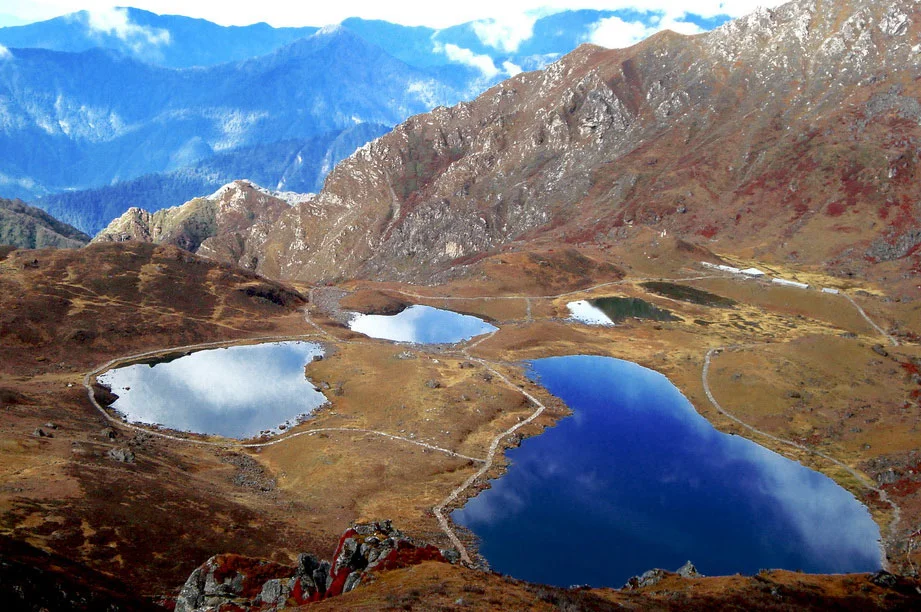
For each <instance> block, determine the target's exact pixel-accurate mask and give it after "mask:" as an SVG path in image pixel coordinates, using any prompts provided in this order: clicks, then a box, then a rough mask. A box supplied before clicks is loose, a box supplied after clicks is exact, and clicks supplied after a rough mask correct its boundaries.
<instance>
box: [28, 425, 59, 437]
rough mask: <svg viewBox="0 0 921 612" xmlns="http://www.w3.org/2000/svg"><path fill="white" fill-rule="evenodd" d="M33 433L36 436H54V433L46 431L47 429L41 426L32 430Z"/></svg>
mask: <svg viewBox="0 0 921 612" xmlns="http://www.w3.org/2000/svg"><path fill="white" fill-rule="evenodd" d="M32 435H33V436H35V437H36V438H53V437H54V436H53V435H52V434H50V433H48V432H46V431H45V430H44V429H42V428H41V427H39V428H37V429H36V430H35V431H33V432H32Z"/></svg>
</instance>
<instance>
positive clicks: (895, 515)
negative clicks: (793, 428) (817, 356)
mask: <svg viewBox="0 0 921 612" xmlns="http://www.w3.org/2000/svg"><path fill="white" fill-rule="evenodd" d="M757 346H763V344H736V345H732V346H725V347H719V348H712V349H710V350H708V351H707V354H706V356H705V357H704V367H703V371H702V372H701V382H702V383H703V387H704V393H706V395H707V399H708V400H710V403H711V404H712V405H713V407H714V408H716V409H717V410H718V411H719V413H720V414H722V415H723V416H725V417H726V418H728V419H729V420H731V421H733V422H734V423H736V424H738V425H740V426H741V427H743V428H745V429H747V430H748V431H750V432H752V433H754V434H756V435H758V436H761V437H763V438H767V439H768V440H772V441H774V442H776V443H778V444H783V445H786V446H790V447H792V448H795V449H797V450H801V451H804V452H807V453H811V454H813V455H815V456H817V457H821V458H822V459H825V460H826V461H828V462H830V463H832V464H834V465H836V466H837V467H839V468H841V469H843V470H844V471H846V472H847V473H848V474H850V475H851V476H853V477H854V478H855V479H856V480H857V482H859V483H861V484H862V485H863V486H864V487H866V488H867V489H869V490H871V491H874V492H875V493H876V494H877V495H878V496H879V498H880V499H881V500H882V501H884V502H885V503H887V504H889V507H890V508H892V522H891V523H890V524H889V533H890V535H892V534H894V533H895V529H896V527H897V526H898V524H899V521H900V520H901V509H900V508H899V506H898V504H896V503H895V502H894V501H893V500H892V499H890V498H889V496H888V495H887V494H886V492H885V491H884V490H882V489H881V488H879V487H877V486H876V483H874V482H873V481H871V480H870V479H868V478H867V477H866V476H865V475H864V474H861V473H860V472H858V471H857V470H855V469H854V468H852V467H851V466H849V465H847V464H846V463H844V462H842V461H840V460H838V459H835V458H834V457H832V456H831V455H828V454H826V453H823V452H822V451H820V450H816V449H814V448H809V447H808V446H805V445H803V444H800V443H798V442H794V441H792V440H786V439H784V438H781V437H778V436H775V435H774V434H770V433H768V432H766V431H764V430H762V429H758V428H757V427H755V426H754V425H749V424H748V423H746V422H745V421H743V420H742V419H740V418H739V417H737V416H735V415H734V414H732V413H731V412H729V411H728V410H726V409H725V408H723V407H722V406H721V405H720V403H719V402H718V401H717V400H716V398H715V397H713V391H712V390H711V389H710V382H709V381H708V377H709V374H710V363H711V360H712V358H713V355H718V354H720V353H722V352H723V351H732V350H738V349H744V348H753V347H757ZM880 549H881V553H882V554H881V557H882V560H883V566H884V568H885V569H888V566H889V562H888V561H887V559H886V550H885V547H884V546H883V543H882V542H880Z"/></svg>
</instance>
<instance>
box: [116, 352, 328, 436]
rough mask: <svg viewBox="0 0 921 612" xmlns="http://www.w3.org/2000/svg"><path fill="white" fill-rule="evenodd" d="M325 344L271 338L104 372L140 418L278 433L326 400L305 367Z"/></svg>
mask: <svg viewBox="0 0 921 612" xmlns="http://www.w3.org/2000/svg"><path fill="white" fill-rule="evenodd" d="M322 354H323V349H322V348H321V347H320V345H318V344H315V343H311V342H270V343H265V344H254V345H242V346H232V347H228V348H219V349H210V350H204V351H197V352H194V353H191V354H188V355H184V356H181V357H178V358H172V359H163V360H160V361H154V362H151V363H137V364H133V365H127V366H124V367H120V368H115V369H113V370H109V371H108V372H105V373H104V374H102V375H100V376H99V377H98V380H99V382H100V383H102V384H104V385H106V386H107V387H109V388H111V389H112V392H113V393H115V394H116V395H118V400H116V402H115V403H114V404H112V406H111V408H113V409H114V410H116V411H118V412H119V413H121V414H122V415H124V416H125V418H126V419H127V420H128V421H129V422H132V423H144V424H148V425H162V426H164V427H168V428H170V429H176V430H180V431H189V432H194V433H203V434H216V435H221V436H226V437H230V438H251V437H254V436H258V435H259V434H260V433H262V432H269V433H277V432H279V431H281V429H283V428H287V427H290V426H291V425H294V424H296V423H297V422H298V421H299V420H300V419H302V418H304V417H306V416H308V415H309V414H310V413H311V412H312V411H313V410H315V409H316V408H317V407H319V406H321V405H322V404H323V403H325V402H326V397H325V396H324V395H323V394H322V393H320V392H319V391H317V390H316V389H315V388H314V386H313V384H312V383H311V382H310V381H309V380H307V376H306V374H305V366H306V365H307V364H308V363H310V362H311V361H312V360H313V358H314V357H317V356H321V355H322Z"/></svg>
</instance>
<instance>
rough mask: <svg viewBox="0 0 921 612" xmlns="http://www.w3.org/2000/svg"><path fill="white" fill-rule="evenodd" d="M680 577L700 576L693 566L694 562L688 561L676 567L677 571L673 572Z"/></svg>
mask: <svg viewBox="0 0 921 612" xmlns="http://www.w3.org/2000/svg"><path fill="white" fill-rule="evenodd" d="M675 573H676V574H678V575H679V576H681V577H682V578H700V577H701V575H700V572H698V571H697V568H696V567H694V564H693V563H691V562H690V561H688V562H687V563H685V564H684V565H682V566H681V567H679V568H678V571H677V572H675Z"/></svg>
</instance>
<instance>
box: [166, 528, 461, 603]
mask: <svg viewBox="0 0 921 612" xmlns="http://www.w3.org/2000/svg"><path fill="white" fill-rule="evenodd" d="M452 553H454V551H441V550H439V549H438V548H436V547H434V546H431V545H427V544H419V543H417V542H415V541H414V540H412V539H411V538H409V537H407V536H405V535H404V534H403V533H402V532H401V531H399V530H398V529H395V528H394V527H393V525H392V524H391V523H390V521H382V522H377V523H366V524H359V525H355V526H354V527H352V528H351V529H348V530H347V531H346V532H345V533H344V534H343V535H342V537H341V538H340V539H339V545H338V546H337V547H336V552H335V555H334V557H333V561H332V563H330V562H329V561H321V560H319V559H317V558H316V557H315V556H313V555H308V554H303V553H302V554H300V555H298V557H297V565H296V566H295V567H290V566H285V565H279V564H277V563H272V562H270V561H262V560H258V559H250V558H248V557H242V556H240V555H216V556H214V557H211V558H210V559H208V560H207V561H206V562H205V563H204V565H202V566H201V567H199V568H198V569H196V570H195V571H194V572H192V574H191V575H190V576H189V579H188V580H186V583H185V585H184V586H183V587H182V590H181V591H180V593H179V597H178V598H177V600H176V612H206V611H208V610H217V609H222V608H221V607H222V606H225V605H227V606H233V608H234V609H240V610H251V609H252V610H260V611H270V610H273V611H274V610H281V609H284V608H288V607H293V606H299V605H303V604H305V603H309V602H314V601H320V600H322V599H327V598H329V597H335V596H337V595H341V594H342V593H347V592H349V591H351V590H352V589H354V588H355V587H356V586H358V585H359V584H361V582H362V580H363V579H364V578H365V576H367V574H368V572H371V571H381V570H388V569H397V568H400V567H407V566H409V565H415V564H417V563H421V562H423V561H442V562H454V561H456V559H457V554H456V553H454V554H452Z"/></svg>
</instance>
